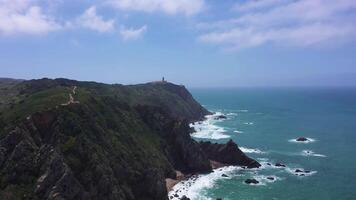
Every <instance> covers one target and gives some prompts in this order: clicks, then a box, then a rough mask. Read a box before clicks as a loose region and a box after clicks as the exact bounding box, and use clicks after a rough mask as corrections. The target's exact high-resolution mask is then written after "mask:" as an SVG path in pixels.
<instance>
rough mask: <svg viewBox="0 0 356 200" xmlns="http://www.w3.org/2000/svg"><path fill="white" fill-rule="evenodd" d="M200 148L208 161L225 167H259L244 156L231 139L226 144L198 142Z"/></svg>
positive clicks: (254, 161) (252, 160) (255, 162)
mask: <svg viewBox="0 0 356 200" xmlns="http://www.w3.org/2000/svg"><path fill="white" fill-rule="evenodd" d="M199 144H200V148H201V149H202V150H203V152H204V153H205V154H206V155H207V157H208V159H209V160H213V161H217V162H219V163H223V164H227V165H237V166H246V167H247V168H258V167H260V166H261V164H260V163H258V162H257V161H256V160H254V159H252V158H250V157H248V156H246V154H244V153H243V152H242V151H241V150H240V149H239V148H238V146H237V144H236V143H235V142H234V141H232V140H231V139H230V140H229V141H228V142H227V143H226V144H218V143H211V142H200V143H199Z"/></svg>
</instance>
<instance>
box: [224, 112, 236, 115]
mask: <svg viewBox="0 0 356 200" xmlns="http://www.w3.org/2000/svg"><path fill="white" fill-rule="evenodd" d="M226 115H227V116H237V113H233V112H230V113H227V114H226Z"/></svg>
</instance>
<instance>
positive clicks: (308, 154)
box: [301, 150, 326, 157]
mask: <svg viewBox="0 0 356 200" xmlns="http://www.w3.org/2000/svg"><path fill="white" fill-rule="evenodd" d="M301 155H302V156H315V157H326V155H323V154H318V153H315V152H314V151H312V150H303V151H302V153H301Z"/></svg>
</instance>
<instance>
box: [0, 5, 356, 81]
mask: <svg viewBox="0 0 356 200" xmlns="http://www.w3.org/2000/svg"><path fill="white" fill-rule="evenodd" d="M355 39H356V1H355V0H338V1H335V0H224V1H218V0H101V1H99V0H98V1H96V0H71V1H69V0H0V77H12V78H24V79H31V78H41V77H50V78H56V77H66V78H72V79H78V80H94V81H100V82H106V83H123V84H133V83H141V82H148V81H152V80H157V79H160V78H161V77H162V76H165V77H166V79H168V80H169V81H172V82H175V83H179V84H184V85H187V86H189V87H221V86H230V87H235V86H329V85H331V86H344V85H347V86H350V85H352V86H355V85H356V41H355Z"/></svg>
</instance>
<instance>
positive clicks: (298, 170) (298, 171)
mask: <svg viewBox="0 0 356 200" xmlns="http://www.w3.org/2000/svg"><path fill="white" fill-rule="evenodd" d="M295 172H296V173H301V172H303V171H302V170H300V169H296V170H295Z"/></svg>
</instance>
